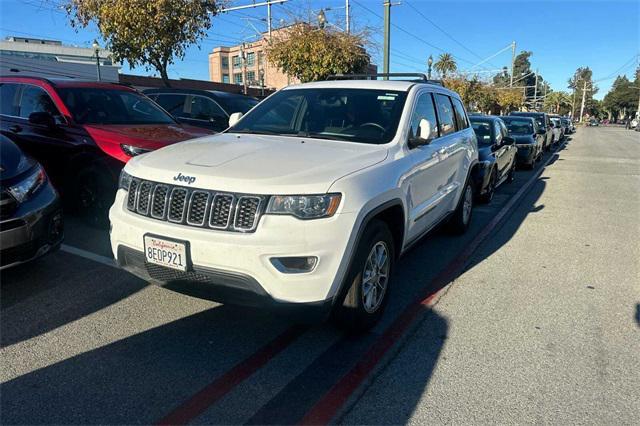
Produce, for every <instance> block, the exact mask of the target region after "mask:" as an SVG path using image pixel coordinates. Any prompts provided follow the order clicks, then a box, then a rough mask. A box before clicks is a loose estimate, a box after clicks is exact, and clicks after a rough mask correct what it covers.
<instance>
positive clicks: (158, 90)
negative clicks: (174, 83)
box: [142, 87, 255, 99]
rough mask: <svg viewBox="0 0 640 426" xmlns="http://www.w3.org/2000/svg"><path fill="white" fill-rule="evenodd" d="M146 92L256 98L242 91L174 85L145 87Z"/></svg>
mask: <svg viewBox="0 0 640 426" xmlns="http://www.w3.org/2000/svg"><path fill="white" fill-rule="evenodd" d="M142 93H145V94H153V93H186V94H189V95H204V96H209V95H213V96H214V97H216V96H217V97H221V98H250V99H255V98H254V97H253V96H247V95H243V94H242V93H230V92H223V91H221V90H205V89H180V88H173V87H154V88H152V89H145V90H143V91H142Z"/></svg>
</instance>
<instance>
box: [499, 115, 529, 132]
mask: <svg viewBox="0 0 640 426" xmlns="http://www.w3.org/2000/svg"><path fill="white" fill-rule="evenodd" d="M503 121H504V124H506V125H507V130H509V134H511V135H531V134H533V123H531V121H530V120H518V119H508V118H505V119H503Z"/></svg>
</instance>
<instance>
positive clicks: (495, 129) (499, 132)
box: [493, 121, 502, 145]
mask: <svg viewBox="0 0 640 426" xmlns="http://www.w3.org/2000/svg"><path fill="white" fill-rule="evenodd" d="M493 133H494V134H495V138H496V143H497V144H498V145H500V143H501V142H502V129H501V128H500V123H499V122H497V121H494V122H493Z"/></svg>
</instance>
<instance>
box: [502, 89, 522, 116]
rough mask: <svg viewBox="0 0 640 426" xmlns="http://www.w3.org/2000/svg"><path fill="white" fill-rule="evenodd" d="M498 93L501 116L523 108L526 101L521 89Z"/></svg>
mask: <svg viewBox="0 0 640 426" xmlns="http://www.w3.org/2000/svg"><path fill="white" fill-rule="evenodd" d="M496 92H497V96H496V103H497V104H498V107H499V108H500V113H501V114H506V113H507V112H511V111H513V110H515V109H517V108H519V107H520V106H522V103H523V101H524V99H523V93H522V91H521V90H520V89H505V90H497V91H496Z"/></svg>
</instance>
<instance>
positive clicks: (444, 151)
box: [438, 148, 447, 155]
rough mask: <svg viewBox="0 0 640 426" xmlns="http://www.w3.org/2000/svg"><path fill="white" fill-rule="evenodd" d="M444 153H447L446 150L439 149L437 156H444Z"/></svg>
mask: <svg viewBox="0 0 640 426" xmlns="http://www.w3.org/2000/svg"><path fill="white" fill-rule="evenodd" d="M446 153H447V148H440V149H439V150H438V154H440V155H445V154H446Z"/></svg>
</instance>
